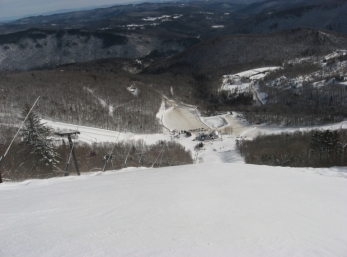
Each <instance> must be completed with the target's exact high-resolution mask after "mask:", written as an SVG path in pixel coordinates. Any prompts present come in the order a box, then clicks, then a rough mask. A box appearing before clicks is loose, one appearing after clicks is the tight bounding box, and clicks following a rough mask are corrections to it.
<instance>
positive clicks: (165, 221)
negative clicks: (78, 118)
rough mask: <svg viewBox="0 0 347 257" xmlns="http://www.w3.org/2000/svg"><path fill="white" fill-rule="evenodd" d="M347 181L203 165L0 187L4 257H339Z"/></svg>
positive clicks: (333, 175)
mask: <svg viewBox="0 0 347 257" xmlns="http://www.w3.org/2000/svg"><path fill="white" fill-rule="evenodd" d="M346 187H347V180H346V176H345V173H342V172H339V170H338V169H336V168H331V169H292V168H274V167H268V166H255V165H245V164H213V165H209V164H203V165H189V166H180V167H170V168H160V169H125V170H122V171H118V172H115V171H109V172H106V173H93V174H88V175H83V176H81V177H65V178H55V179H49V180H41V181H38V180H29V181H25V182H22V183H18V184H3V185H1V186H0V194H1V198H0V205H1V206H2V211H1V214H0V218H1V222H2V226H1V227H0V239H1V241H2V247H1V249H0V254H1V255H2V256H11V255H14V256H17V255H22V254H23V253H25V255H26V256H29V257H30V256H38V255H40V256H67V257H68V256H98V257H99V256H129V255H131V256H227V255H228V256H229V255H232V256H241V257H242V256H244V257H246V256H258V257H261V256H293V255H298V254H299V255H302V256H317V257H319V256H324V257H326V256H335V257H343V256H345V253H346V252H347V248H346V245H347V237H346V233H345V231H346V229H347V219H346V217H347V208H346V204H345V199H346V196H347V191H346Z"/></svg>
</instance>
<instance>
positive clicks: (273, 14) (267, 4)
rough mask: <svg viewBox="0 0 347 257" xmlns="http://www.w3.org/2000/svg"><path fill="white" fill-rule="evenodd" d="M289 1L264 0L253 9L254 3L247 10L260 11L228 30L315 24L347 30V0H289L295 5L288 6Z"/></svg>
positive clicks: (244, 30)
mask: <svg viewBox="0 0 347 257" xmlns="http://www.w3.org/2000/svg"><path fill="white" fill-rule="evenodd" d="M278 2H279V3H282V5H280V4H279V3H278ZM285 2H288V1H264V2H261V3H259V4H253V7H254V8H251V7H252V5H251V6H250V7H247V8H246V10H244V12H246V13H247V12H252V11H253V12H255V13H256V11H257V12H259V13H258V14H256V15H255V16H252V17H250V18H248V19H246V20H244V21H242V22H241V23H240V24H238V26H237V27H236V28H235V27H228V28H226V29H229V30H230V29H231V30H233V32H234V33H235V32H236V33H267V32H270V31H281V30H284V29H289V28H297V27H312V28H319V29H329V30H333V31H338V32H344V33H346V32H347V19H346V16H345V15H344V14H345V13H346V12H347V3H346V1H325V2H324V1H307V2H310V4H305V3H301V4H298V3H297V2H295V1H289V2H291V4H288V3H286V4H287V5H284V3H285ZM299 2H300V1H299ZM320 2H323V3H320ZM255 7H258V8H255ZM285 7H286V8H285ZM251 10H252V11H251Z"/></svg>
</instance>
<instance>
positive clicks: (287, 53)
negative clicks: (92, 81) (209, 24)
mask: <svg viewBox="0 0 347 257" xmlns="http://www.w3.org/2000/svg"><path fill="white" fill-rule="evenodd" d="M346 46H347V35H346V34H339V33H335V32H328V31H321V30H316V29H301V28H299V29H290V30H285V31H281V32H276V33H271V34H257V35H254V34H252V35H228V36H223V37H218V38H215V39H211V40H208V41H205V42H202V43H199V44H197V45H195V46H193V47H191V48H188V49H186V50H185V51H184V52H182V53H180V54H177V55H176V56H174V57H171V58H169V59H167V60H162V61H158V62H157V63H154V64H153V65H151V66H150V67H148V69H147V72H163V71H167V70H171V71H176V70H179V71H190V72H191V71H206V70H218V69H220V68H222V67H227V66H230V65H242V64H247V63H255V62H258V63H259V62H273V63H275V62H276V63H278V64H281V62H282V61H283V60H285V59H290V58H296V57H307V56H313V55H322V54H324V53H328V52H329V51H333V50H335V49H338V48H346Z"/></svg>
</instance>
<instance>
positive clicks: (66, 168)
mask: <svg viewBox="0 0 347 257" xmlns="http://www.w3.org/2000/svg"><path fill="white" fill-rule="evenodd" d="M55 134H56V135H57V136H61V137H64V136H67V138H68V140H69V145H70V151H71V152H70V155H69V158H68V161H67V163H66V166H65V173H64V176H69V164H70V157H71V154H72V158H73V160H74V163H75V168H76V172H77V175H78V176H79V175H81V174H80V170H79V167H78V163H77V158H76V154H75V150H74V148H75V147H74V143H73V142H72V139H71V135H77V134H81V133H80V132H79V131H75V132H66V133H55Z"/></svg>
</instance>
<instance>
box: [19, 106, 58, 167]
mask: <svg viewBox="0 0 347 257" xmlns="http://www.w3.org/2000/svg"><path fill="white" fill-rule="evenodd" d="M29 110H30V106H29V105H25V107H24V109H23V111H22V116H23V118H24V117H26V116H27V114H28V112H29ZM20 135H21V137H22V144H23V145H25V146H26V148H27V149H28V150H29V153H30V155H33V156H35V158H34V161H35V163H33V165H34V166H40V165H42V164H44V165H46V166H51V167H52V168H53V167H55V166H56V165H57V164H58V163H59V159H60V157H59V154H58V153H57V151H56V149H55V147H54V145H53V142H52V130H51V129H50V128H48V127H46V126H45V125H44V124H42V123H41V119H40V117H39V116H38V115H37V114H36V113H34V112H31V113H30V114H29V116H28V118H27V120H26V121H25V123H24V126H23V128H22V129H21V134H20Z"/></svg>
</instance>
